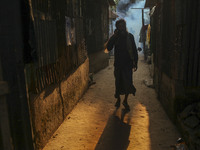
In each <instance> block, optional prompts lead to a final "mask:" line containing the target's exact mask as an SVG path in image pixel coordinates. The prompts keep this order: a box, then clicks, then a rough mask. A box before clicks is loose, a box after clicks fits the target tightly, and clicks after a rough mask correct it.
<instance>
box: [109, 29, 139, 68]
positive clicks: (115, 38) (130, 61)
mask: <svg viewBox="0 0 200 150" xmlns="http://www.w3.org/2000/svg"><path fill="white" fill-rule="evenodd" d="M127 38H129V39H130V41H131V45H132V46H131V47H132V54H133V58H132V57H131V56H130V52H129V50H128V46H127ZM113 47H114V57H115V60H114V66H115V67H117V68H124V67H128V68H134V67H137V63H138V52H137V48H136V44H135V40H134V36H133V35H132V34H131V33H128V32H127V34H125V35H122V34H114V35H112V36H111V37H110V39H109V40H108V43H107V49H108V50H109V51H110V50H112V49H113Z"/></svg>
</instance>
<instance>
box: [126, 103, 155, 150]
mask: <svg viewBox="0 0 200 150" xmlns="http://www.w3.org/2000/svg"><path fill="white" fill-rule="evenodd" d="M131 113H132V114H131V116H130V118H131V120H130V123H129V124H130V125H131V132H130V136H129V140H130V144H129V147H128V149H131V150H138V148H139V149H142V150H150V149H151V139H150V133H149V114H148V112H147V110H146V107H145V106H143V105H142V104H140V103H137V104H136V105H135V107H134V108H133V111H132V112H131ZM128 118H129V117H127V118H125V119H126V121H128ZM127 123H128V122H127Z"/></svg>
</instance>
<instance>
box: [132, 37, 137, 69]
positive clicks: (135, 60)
mask: <svg viewBox="0 0 200 150" xmlns="http://www.w3.org/2000/svg"><path fill="white" fill-rule="evenodd" d="M131 39H132V50H133V56H134V63H135V66H134V68H136V69H137V64H138V51H137V48H136V44H135V39H134V36H133V35H132V38H131Z"/></svg>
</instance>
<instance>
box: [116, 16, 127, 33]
mask: <svg viewBox="0 0 200 150" xmlns="http://www.w3.org/2000/svg"><path fill="white" fill-rule="evenodd" d="M115 26H116V28H117V30H121V31H122V30H126V21H125V20H124V19H120V20H117V22H116V23H115Z"/></svg>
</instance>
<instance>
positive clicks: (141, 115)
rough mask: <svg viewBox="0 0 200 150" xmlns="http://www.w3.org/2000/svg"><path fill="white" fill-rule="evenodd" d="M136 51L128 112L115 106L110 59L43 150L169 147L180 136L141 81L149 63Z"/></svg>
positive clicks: (146, 75) (162, 149)
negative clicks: (136, 67) (132, 92)
mask: <svg viewBox="0 0 200 150" xmlns="http://www.w3.org/2000/svg"><path fill="white" fill-rule="evenodd" d="M143 58H144V57H143V55H142V54H140V59H139V65H138V70H137V71H136V72H135V73H134V75H133V76H134V84H135V87H136V88H137V92H136V96H135V97H134V96H133V95H131V96H130V97H129V104H130V109H131V110H130V112H126V111H125V110H124V109H123V108H124V107H123V106H120V108H119V109H117V110H116V108H115V106H114V104H115V98H114V96H113V95H114V89H115V87H114V76H113V64H112V62H113V59H110V64H109V66H108V67H107V68H105V69H104V70H102V71H100V72H99V73H97V74H95V75H94V81H95V82H96V84H94V85H91V86H90V88H89V90H88V91H87V92H86V93H85V95H84V96H83V98H82V99H81V100H80V102H79V103H78V104H77V105H76V106H75V108H74V109H73V110H72V112H71V113H70V114H69V115H68V116H67V117H66V119H65V121H64V122H63V123H62V125H61V126H60V127H59V128H58V130H57V131H56V132H55V133H54V135H53V136H52V137H51V139H50V141H49V142H48V143H47V145H46V146H45V148H44V149H43V150H93V149H96V150H125V149H128V150H169V149H171V148H170V146H171V145H173V144H175V143H176V140H177V139H178V138H179V137H180V135H179V133H178V131H177V130H176V128H175V126H174V125H173V124H172V123H171V121H170V120H169V118H168V117H167V115H166V113H165V111H164V110H163V108H162V106H161V104H160V102H159V101H158V99H157V96H156V92H155V90H154V89H153V88H149V87H147V86H146V85H145V84H144V81H151V78H150V73H149V65H148V64H147V63H145V62H144V60H143Z"/></svg>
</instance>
